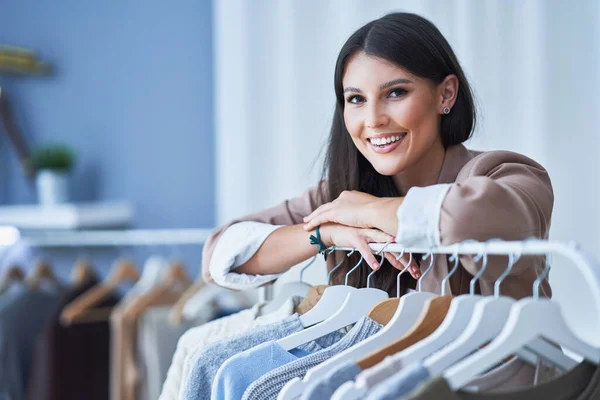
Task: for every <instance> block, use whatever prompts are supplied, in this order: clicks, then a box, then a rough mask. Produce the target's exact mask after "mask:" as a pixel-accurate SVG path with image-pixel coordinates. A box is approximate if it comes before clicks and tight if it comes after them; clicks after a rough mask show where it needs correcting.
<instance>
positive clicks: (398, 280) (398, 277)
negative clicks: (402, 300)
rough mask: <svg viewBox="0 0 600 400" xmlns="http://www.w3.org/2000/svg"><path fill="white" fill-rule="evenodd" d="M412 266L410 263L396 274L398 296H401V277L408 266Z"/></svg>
mask: <svg viewBox="0 0 600 400" xmlns="http://www.w3.org/2000/svg"><path fill="white" fill-rule="evenodd" d="M411 255H412V254H411ZM409 267H410V263H409V264H408V265H407V266H406V267H404V269H403V270H402V271H400V272H399V273H398V275H397V276H396V297H398V298H399V297H400V277H401V276H402V274H403V273H405V272H406V271H407V270H408V268H409Z"/></svg>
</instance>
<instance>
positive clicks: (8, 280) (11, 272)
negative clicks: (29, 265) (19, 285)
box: [0, 265, 25, 295]
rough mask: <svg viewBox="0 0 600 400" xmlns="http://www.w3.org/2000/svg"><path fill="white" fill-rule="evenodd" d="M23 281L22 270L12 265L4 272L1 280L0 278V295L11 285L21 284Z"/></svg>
mask: <svg viewBox="0 0 600 400" xmlns="http://www.w3.org/2000/svg"><path fill="white" fill-rule="evenodd" d="M24 280H25V274H24V273H23V268H21V267H20V266H18V265H12V266H10V267H8V269H6V271H4V274H2V278H0V295H1V294H2V293H4V292H5V291H6V290H7V289H8V288H9V287H10V286H11V285H12V284H13V283H15V282H23V281H24Z"/></svg>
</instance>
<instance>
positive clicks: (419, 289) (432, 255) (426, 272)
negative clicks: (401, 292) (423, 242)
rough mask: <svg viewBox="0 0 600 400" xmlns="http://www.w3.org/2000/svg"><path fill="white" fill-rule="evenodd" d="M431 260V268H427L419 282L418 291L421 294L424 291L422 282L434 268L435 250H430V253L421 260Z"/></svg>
mask: <svg viewBox="0 0 600 400" xmlns="http://www.w3.org/2000/svg"><path fill="white" fill-rule="evenodd" d="M428 257H429V258H430V259H431V260H430V261H429V266H428V267H427V269H426V270H425V272H423V275H421V277H420V278H419V279H418V280H417V290H418V291H419V292H420V291H421V289H422V285H423V283H422V280H423V278H424V277H425V275H427V274H428V273H429V271H431V269H432V268H433V263H434V261H435V255H434V254H433V249H429V253H427V254H425V255H424V256H423V257H421V260H423V261H425V260H427V258H428Z"/></svg>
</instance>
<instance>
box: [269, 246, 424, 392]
mask: <svg viewBox="0 0 600 400" xmlns="http://www.w3.org/2000/svg"><path fill="white" fill-rule="evenodd" d="M384 250H385V246H384V247H383V248H382V249H381V250H380V251H379V252H381V253H382V254H383V251H384ZM379 252H378V253H379ZM403 255H404V251H402V253H401V254H400V255H399V256H398V257H397V259H400V258H402V256H403ZM428 256H429V257H431V261H430V263H429V266H428V268H427V270H426V271H425V272H424V273H423V275H422V276H421V278H419V280H418V286H417V289H418V290H419V291H418V292H413V293H408V294H406V295H404V296H402V297H400V303H399V304H398V308H397V309H396V313H395V314H394V316H393V317H392V319H391V320H390V322H388V324H387V325H386V326H385V327H384V328H383V329H382V330H381V331H379V332H378V333H377V334H375V335H373V336H371V337H370V338H367V339H365V340H363V341H362V342H360V343H358V344H357V345H356V346H352V347H351V348H349V349H347V350H345V351H343V352H341V353H339V354H337V355H335V356H333V357H332V358H330V359H329V360H327V361H324V362H322V363H321V364H319V365H317V366H316V367H313V368H311V369H310V370H308V371H307V373H306V375H305V376H304V379H300V378H294V379H292V380H291V381H289V382H288V383H287V384H286V385H285V386H284V387H283V389H282V390H281V391H280V392H279V396H278V397H277V398H278V399H279V400H291V399H293V398H295V397H297V396H299V395H300V394H301V393H302V392H303V391H304V390H305V389H306V388H307V387H308V385H309V384H310V383H311V382H314V381H315V380H316V379H318V378H319V377H321V376H323V374H324V373H325V372H326V371H329V370H330V369H331V368H334V367H335V366H336V365H340V364H341V363H343V362H346V361H350V360H352V361H356V360H358V359H360V358H362V357H364V356H366V355H368V354H370V353H371V352H373V351H375V350H377V349H379V348H380V347H381V346H383V345H385V344H387V343H391V342H392V341H394V340H396V339H398V338H399V337H401V336H402V335H403V334H404V333H406V332H407V331H408V330H409V329H410V328H411V327H412V326H413V325H414V324H415V323H416V322H417V319H418V318H419V315H420V314H421V311H422V309H423V306H424V304H425V302H426V301H427V300H428V299H430V298H432V297H435V296H436V295H435V294H433V293H426V292H421V291H420V290H421V280H422V279H423V278H424V277H425V275H427V274H428V273H429V272H430V271H431V269H432V268H433V264H434V255H433V253H431V252H430V253H428V255H425V256H424V257H423V260H425V259H427V257H428ZM382 263H383V256H382V262H380V265H381V264H382ZM411 263H412V254H410V260H409V262H408V264H407V266H406V267H405V268H404V269H403V270H402V271H400V273H398V276H397V277H396V291H397V295H399V294H400V277H401V276H402V274H403V273H405V272H406V271H407V270H408V268H409V267H410V265H411Z"/></svg>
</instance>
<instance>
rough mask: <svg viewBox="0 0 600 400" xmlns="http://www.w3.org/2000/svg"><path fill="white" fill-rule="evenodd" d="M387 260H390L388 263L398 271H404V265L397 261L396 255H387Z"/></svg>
mask: <svg viewBox="0 0 600 400" xmlns="http://www.w3.org/2000/svg"><path fill="white" fill-rule="evenodd" d="M385 259H386V260H388V262H389V263H390V264H392V266H393V267H394V268H396V269H397V270H399V271H402V270H403V269H404V265H403V264H402V263H401V262H400V261H398V260H396V256H394V253H385Z"/></svg>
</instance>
